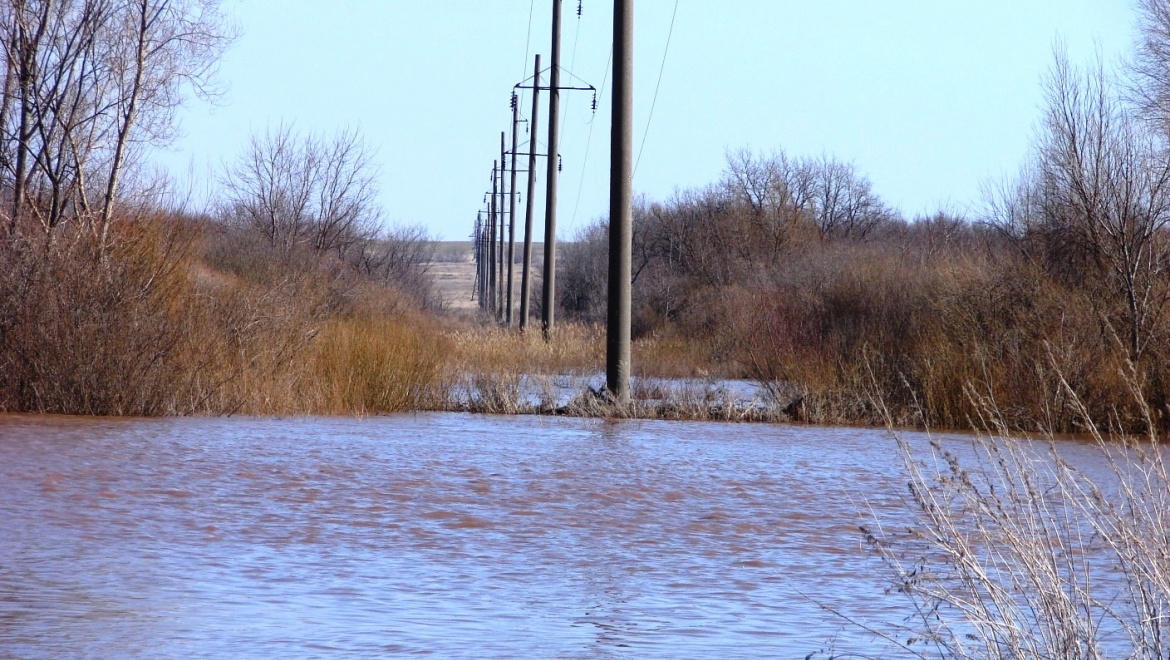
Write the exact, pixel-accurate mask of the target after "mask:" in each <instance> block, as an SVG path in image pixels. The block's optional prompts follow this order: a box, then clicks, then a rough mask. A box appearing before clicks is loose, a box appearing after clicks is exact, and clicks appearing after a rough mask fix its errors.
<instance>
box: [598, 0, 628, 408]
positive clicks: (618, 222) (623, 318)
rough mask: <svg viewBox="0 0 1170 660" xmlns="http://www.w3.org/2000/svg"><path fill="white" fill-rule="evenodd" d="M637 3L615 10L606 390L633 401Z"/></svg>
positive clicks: (619, 2)
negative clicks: (632, 331)
mask: <svg viewBox="0 0 1170 660" xmlns="http://www.w3.org/2000/svg"><path fill="white" fill-rule="evenodd" d="M633 125H634V0H614V5H613V119H612V132H611V133H610V141H609V151H610V165H609V304H608V309H607V313H606V325H605V387H606V389H608V390H609V392H610V394H612V395H613V397H614V399H616V400H617V401H618V403H622V404H625V403H629V401H630V309H631V305H630V288H631V280H632V278H633V275H632V273H633V271H632V269H631V264H632V257H631V251H632V248H631V244H632V242H633V240H632V239H633V225H634V213H633V199H634V195H633V167H632V166H633V154H634V149H633V141H634V131H633Z"/></svg>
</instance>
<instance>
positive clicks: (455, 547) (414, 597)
mask: <svg viewBox="0 0 1170 660" xmlns="http://www.w3.org/2000/svg"><path fill="white" fill-rule="evenodd" d="M955 442H961V441H959V440H956V441H955ZM904 492H905V479H904V477H902V476H901V468H900V463H899V459H898V456H897V453H896V450H895V447H894V442H893V441H892V440H891V439H890V438H889V436H888V434H886V433H885V432H883V431H878V430H857V429H824V428H808V427H785V426H770V425H731V424H709V423H671V422H645V421H642V422H640V421H623V422H607V421H602V420H576V419H560V418H541V417H493V416H475V415H464V414H418V415H400V416H390V417H378V418H371V419H358V420H355V419H317V418H313V419H283V420H282V419H234V418H233V419H162V420H93V419H72V418H57V417H47V418H39V417H25V416H12V417H0V495H2V496H0V656H3V657H17V658H21V657H30V658H60V657H95V658H117V657H182V658H190V657H212V658H217V657H229V658H234V657H317V656H329V657H333V656H342V657H380V656H386V655H398V654H422V653H429V654H434V655H438V656H440V657H517V656H530V657H584V658H593V657H640V658H641V657H745V656H748V657H753V656H755V657H758V656H765V657H768V656H771V657H777V656H778V657H805V655H807V654H809V653H813V652H818V651H822V650H827V649H829V648H830V647H833V648H836V649H837V650H838V651H842V650H850V649H852V650H853V651H860V652H868V653H869V654H870V655H873V656H877V657H882V656H885V655H888V654H889V652H892V650H891V649H889V648H888V647H885V646H882V645H881V644H880V642H879V641H878V640H875V639H874V638H873V637H872V636H871V635H870V634H868V633H866V632H864V631H863V630H861V629H859V628H858V627H856V626H854V625H852V624H849V623H846V622H845V620H844V619H843V618H842V617H841V616H840V615H839V614H835V613H833V612H832V611H830V609H831V610H835V611H836V612H838V613H840V614H847V615H848V616H851V617H853V618H856V619H858V620H863V621H868V622H870V623H877V624H880V622H883V621H893V622H897V621H900V620H901V619H902V618H903V616H904V614H905V612H904V608H905V602H904V601H901V600H899V599H898V597H897V596H889V595H886V594H885V593H884V590H885V588H886V587H887V586H888V580H887V578H886V577H885V575H886V574H885V573H884V571H883V568H882V563H881V561H880V559H879V558H878V557H876V556H875V555H873V554H872V553H871V552H870V551H869V550H868V549H867V548H866V547H865V546H864V543H863V539H862V537H861V534H860V533H859V532H858V530H857V525H858V523H859V522H861V521H862V518H863V514H859V511H863V510H866V511H868V510H872V511H874V512H877V513H879V514H880V515H891V516H897V515H899V513H898V512H899V511H902V507H903V506H904V503H903V502H902V494H903V493H904ZM868 515H871V514H869V513H866V514H864V516H868ZM879 627H880V626H879ZM883 649H884V650H883Z"/></svg>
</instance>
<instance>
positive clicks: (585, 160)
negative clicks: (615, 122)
mask: <svg viewBox="0 0 1170 660" xmlns="http://www.w3.org/2000/svg"><path fill="white" fill-rule="evenodd" d="M612 64H613V48H610V49H609V58H608V59H606V60H605V75H604V76H603V77H602V78H601V89H600V90H598V92H597V99H598V100H597V102H598V103H599V104H600V103H601V101H602V99H604V98H605V83H606V82H607V81H608V80H609V69H610V65H612ZM594 119H596V115H595V116H594V118H593V119H590V120H589V136H588V137H586V138H585V157H584V158H583V159H582V162H581V180H580V181H578V182H577V201H575V202H574V203H573V217H572V218H570V219H569V226H568V227H567V229H573V228H574V227H575V226H576V224H577V209H578V208H580V206H581V191H582V190H583V189H584V188H585V170H586V165H588V164H589V145H591V144H593V125H594V124H595V123H596V122H595V121H594Z"/></svg>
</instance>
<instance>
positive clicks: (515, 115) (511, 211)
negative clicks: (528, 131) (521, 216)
mask: <svg viewBox="0 0 1170 660" xmlns="http://www.w3.org/2000/svg"><path fill="white" fill-rule="evenodd" d="M519 123H520V103H519V99H518V98H517V97H516V92H512V163H511V165H512V172H511V184H510V185H509V186H508V318H507V319H506V321H507V323H508V327H509V328H511V327H512V307H513V300H515V298H514V297H513V296H512V280H513V276H514V274H515V271H516V268H515V264H516V157H517V155H518V154H517V153H516V126H517V124H519Z"/></svg>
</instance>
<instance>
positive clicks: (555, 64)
mask: <svg viewBox="0 0 1170 660" xmlns="http://www.w3.org/2000/svg"><path fill="white" fill-rule="evenodd" d="M560 85H561V0H553V12H552V67H550V70H549V90H548V163H547V165H548V183H547V184H546V187H545V202H544V283H543V286H544V295H543V297H542V303H543V304H542V305H541V312H542V319H541V324H540V327H541V332H542V333H543V334H544V340H545V341H549V340H551V339H552V333H553V325H554V324H555V322H556V292H557V166H558V165H559V164H560V155H559V153H558V148H559V145H558V142H559V137H560V135H558V134H559V133H560V123H561V121H560V120H561V117H560V114H561V113H560V106H561V91H560Z"/></svg>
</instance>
